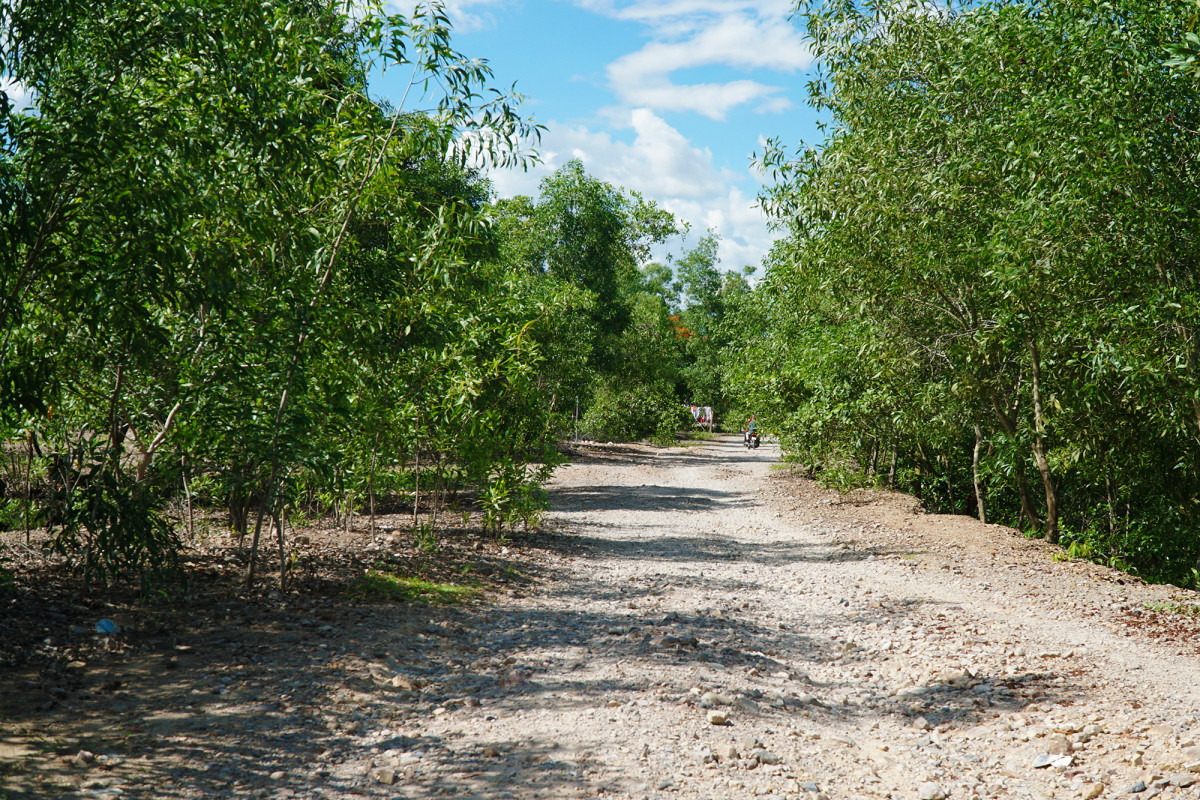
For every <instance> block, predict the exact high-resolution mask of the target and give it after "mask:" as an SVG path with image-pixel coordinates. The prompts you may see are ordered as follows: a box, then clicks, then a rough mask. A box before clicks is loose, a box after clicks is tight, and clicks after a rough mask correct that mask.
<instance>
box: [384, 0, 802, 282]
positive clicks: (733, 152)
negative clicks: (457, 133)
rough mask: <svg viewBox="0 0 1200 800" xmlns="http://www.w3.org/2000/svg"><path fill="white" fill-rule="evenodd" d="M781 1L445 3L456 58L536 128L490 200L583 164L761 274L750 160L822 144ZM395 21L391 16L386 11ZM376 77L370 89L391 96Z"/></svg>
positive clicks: (762, 232) (756, 184)
mask: <svg viewBox="0 0 1200 800" xmlns="http://www.w3.org/2000/svg"><path fill="white" fill-rule="evenodd" d="M791 8H792V2H791V1H790V0H782V2H780V1H778V0H451V1H450V2H448V3H447V9H448V11H449V12H450V15H451V19H452V21H453V24H454V28H453V43H454V46H455V48H456V49H458V50H460V51H461V52H463V53H464V54H466V55H468V56H470V57H472V58H483V59H486V60H487V61H488V64H489V66H490V67H491V68H492V70H493V71H494V73H495V83H496V85H498V86H501V87H508V86H510V85H512V83H513V82H514V81H515V82H516V88H517V91H518V92H520V93H521V94H523V95H524V96H525V103H524V105H523V107H522V109H523V113H524V114H526V115H527V116H532V117H533V118H534V119H535V120H536V121H537V122H539V123H541V124H542V125H545V126H546V128H547V130H546V132H545V133H544V134H543V136H542V140H541V145H540V147H539V148H538V151H539V153H540V155H541V158H542V160H543V163H542V164H541V165H539V166H538V167H536V168H534V169H532V170H530V171H529V172H520V171H516V170H513V171H505V172H492V173H491V175H490V177H491V179H492V182H493V185H494V187H495V189H496V191H497V193H498V194H499V195H501V196H504V197H511V196H513V195H517V194H524V195H530V196H536V195H537V190H538V183H539V181H540V180H541V179H542V178H543V177H545V176H546V175H548V174H549V173H550V172H552V171H553V170H555V169H557V168H558V167H560V166H562V165H563V164H564V163H566V162H567V161H569V160H571V159H573V158H578V159H580V160H581V161H582V162H583V164H584V166H585V168H586V169H587V171H588V173H589V174H590V175H592V176H593V177H596V178H599V179H601V180H604V181H607V182H609V183H611V184H614V185H616V186H621V187H624V188H626V189H630V190H636V191H638V192H640V193H642V194H643V195H644V196H645V197H647V198H650V199H653V200H655V201H656V202H658V203H659V205H661V206H663V207H664V208H666V209H667V210H668V211H671V212H672V213H674V214H675V215H676V216H677V217H678V218H680V219H682V220H686V221H687V222H688V223H690V226H691V231H692V234H691V236H690V237H689V240H688V241H686V242H679V241H677V242H675V243H674V246H673V247H671V249H672V250H674V252H676V253H678V252H680V250H681V249H682V248H683V247H686V246H690V245H692V244H694V242H695V240H696V239H697V238H698V237H699V236H702V235H704V233H705V232H706V231H708V230H712V231H713V232H715V233H716V234H718V235H719V236H720V238H721V246H720V250H719V256H720V259H721V263H720V268H721V269H724V270H740V269H741V268H742V267H743V266H746V265H751V266H758V265H759V263H760V261H761V259H762V257H763V255H764V254H765V253H766V251H767V249H768V248H769V247H770V243H771V240H772V238H773V234H772V233H771V232H770V231H769V230H768V228H767V223H766V219H765V218H764V216H763V215H762V213H761V212H760V211H759V210H758V208H757V207H756V196H757V194H758V191H759V188H760V186H761V185H762V180H763V179H762V178H761V177H760V176H759V175H757V174H756V172H755V171H754V170H753V169H752V165H751V156H752V154H753V153H754V152H756V151H757V150H760V149H761V147H762V143H763V141H764V140H765V139H766V138H768V137H778V138H781V139H782V140H783V141H784V142H785V143H788V144H791V145H795V144H798V143H799V142H801V141H808V142H816V141H819V138H818V132H817V129H816V124H815V120H816V116H815V112H814V111H813V110H812V109H810V108H809V107H808V106H807V104H806V102H805V96H806V95H805V88H804V84H805V82H806V80H807V71H808V69H809V67H810V66H811V56H810V53H809V50H808V48H807V46H806V44H805V40H804V37H803V35H802V34H801V31H800V29H799V28H798V26H797V24H796V23H794V22H792V21H790V20H789V16H788V15H789V12H790V10H791ZM397 10H399V5H398V6H397ZM399 79H400V76H398V75H397V76H395V77H394V78H392V77H390V75H389V76H384V78H383V79H382V80H380V79H376V80H375V81H373V91H374V92H375V93H376V94H380V93H382V94H385V95H386V94H388V92H389V88H390V87H389V85H388V80H395V81H397V85H398V82H399Z"/></svg>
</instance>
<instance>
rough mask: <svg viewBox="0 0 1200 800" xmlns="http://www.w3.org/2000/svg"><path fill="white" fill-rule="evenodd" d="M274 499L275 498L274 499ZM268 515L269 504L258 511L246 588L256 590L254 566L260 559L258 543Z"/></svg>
mask: <svg viewBox="0 0 1200 800" xmlns="http://www.w3.org/2000/svg"><path fill="white" fill-rule="evenodd" d="M272 499H273V498H272ZM266 515H267V504H266V503H263V504H262V507H261V508H259V509H258V521H257V522H255V523H254V538H253V539H251V540H250V563H249V564H247V565H246V588H247V589H253V588H254V566H255V561H256V560H257V559H258V542H259V539H260V537H261V536H262V524H263V518H264V517H265V516H266Z"/></svg>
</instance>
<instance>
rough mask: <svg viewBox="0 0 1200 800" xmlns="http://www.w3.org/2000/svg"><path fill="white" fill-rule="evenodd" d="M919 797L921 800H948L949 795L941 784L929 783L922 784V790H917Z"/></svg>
mask: <svg viewBox="0 0 1200 800" xmlns="http://www.w3.org/2000/svg"><path fill="white" fill-rule="evenodd" d="M917 797H918V798H919V800H946V798H947V797H949V795H948V794H946V790H945V789H943V788H942V785H941V784H940V783H934V782H933V781H929V782H927V783H923V784H921V788H920V789H918V790H917Z"/></svg>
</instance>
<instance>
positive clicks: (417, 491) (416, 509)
mask: <svg viewBox="0 0 1200 800" xmlns="http://www.w3.org/2000/svg"><path fill="white" fill-rule="evenodd" d="M417 424H418V425H420V421H419V420H418V421H417ZM413 471H414V472H415V476H414V480H415V485H414V488H413V528H414V529H416V528H418V527H420V525H421V516H420V513H421V512H420V509H421V443H420V441H418V442H417V446H416V451H415V452H414V453H413Z"/></svg>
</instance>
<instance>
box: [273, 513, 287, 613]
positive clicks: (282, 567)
mask: <svg viewBox="0 0 1200 800" xmlns="http://www.w3.org/2000/svg"><path fill="white" fill-rule="evenodd" d="M272 522H274V524H275V534H276V536H277V537H278V541H279V591H280V592H286V591H287V574H288V563H287V544H286V542H285V541H284V536H283V509H279V510H277V511H276V512H275V514H274V517H273V519H272Z"/></svg>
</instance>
